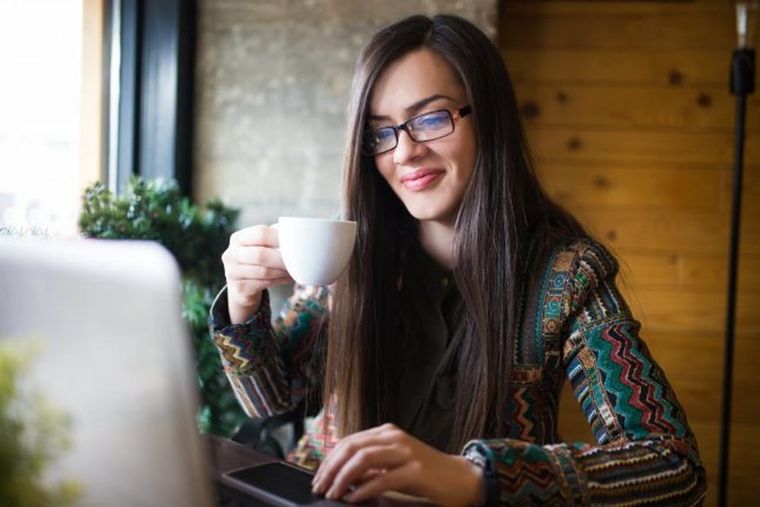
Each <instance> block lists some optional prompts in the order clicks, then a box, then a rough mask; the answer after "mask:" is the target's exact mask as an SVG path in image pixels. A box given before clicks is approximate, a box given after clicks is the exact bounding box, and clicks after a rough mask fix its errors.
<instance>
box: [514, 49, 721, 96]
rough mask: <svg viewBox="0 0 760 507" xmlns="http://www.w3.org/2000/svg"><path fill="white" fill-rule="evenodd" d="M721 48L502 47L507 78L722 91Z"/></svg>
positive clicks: (535, 81) (518, 80) (544, 82)
mask: <svg viewBox="0 0 760 507" xmlns="http://www.w3.org/2000/svg"><path fill="white" fill-rule="evenodd" d="M728 53H729V51H728V50H726V49H704V50H703V49H675V50H658V51H657V52H653V51H649V50H641V49H627V48H617V49H596V48H583V49H572V48H571V49H565V48H538V49H536V48H504V49H502V55H503V56H504V59H505V60H506V61H508V62H509V72H510V75H511V76H512V79H514V80H515V81H517V82H519V83H524V84H527V83H543V84H556V83H561V84H564V85H570V84H583V83H596V84H618V83H625V84H641V85H674V86H677V85H684V86H693V85H708V86H710V85H713V86H723V87H726V86H728V71H727V64H726V62H725V59H726V58H727V56H726V55H727V54H728Z"/></svg>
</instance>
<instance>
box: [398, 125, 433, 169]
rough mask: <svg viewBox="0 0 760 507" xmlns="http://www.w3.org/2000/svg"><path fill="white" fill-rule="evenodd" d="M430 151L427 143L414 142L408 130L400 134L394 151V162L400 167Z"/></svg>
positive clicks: (401, 131)
mask: <svg viewBox="0 0 760 507" xmlns="http://www.w3.org/2000/svg"><path fill="white" fill-rule="evenodd" d="M427 150H428V147H427V146H426V145H425V143H418V142H416V141H414V140H413V139H412V138H411V136H410V135H409V133H408V132H407V131H406V130H400V131H399V133H398V144H397V145H396V148H395V150H394V151H393V161H394V162H395V163H396V164H397V165H399V164H404V163H407V162H409V161H410V160H414V159H416V158H419V157H421V156H422V155H424V154H425V153H426V152H427Z"/></svg>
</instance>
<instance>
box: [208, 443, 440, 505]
mask: <svg viewBox="0 0 760 507" xmlns="http://www.w3.org/2000/svg"><path fill="white" fill-rule="evenodd" d="M204 438H205V439H206V442H207V443H208V446H209V453H210V456H211V466H212V472H211V473H212V477H213V479H214V483H215V484H216V485H217V489H218V491H219V495H218V504H219V505H220V507H221V506H223V507H260V506H264V505H268V504H267V503H265V502H263V501H261V500H257V499H255V498H251V497H249V496H247V495H245V494H243V493H241V492H240V491H239V490H238V489H237V488H236V487H235V486H234V483H233V482H232V481H230V480H229V479H227V478H226V477H224V475H223V474H225V473H227V472H231V471H233V470H237V469H240V468H245V467H249V466H253V465H263V464H264V463H272V462H274V461H277V459H276V458H273V457H272V456H269V455H266V454H263V453H261V452H258V451H256V450H254V449H252V448H250V447H245V446H243V445H240V444H238V443H236V442H233V441H232V440H227V439H224V438H220V437H217V436H214V435H206V436H205V437H204ZM311 505H314V506H319V507H337V506H346V505H351V504H346V503H341V502H333V501H330V500H327V499H323V500H320V501H318V502H315V503H313V504H311ZM362 505H373V506H378V507H401V506H403V507H411V506H414V505H420V506H422V505H424V506H425V507H430V506H431V505H432V504H430V503H429V502H427V501H425V500H423V499H416V498H412V497H406V496H404V495H400V494H395V493H390V494H388V495H387V496H382V497H380V498H378V499H376V500H373V501H371V502H366V503H364V504H362Z"/></svg>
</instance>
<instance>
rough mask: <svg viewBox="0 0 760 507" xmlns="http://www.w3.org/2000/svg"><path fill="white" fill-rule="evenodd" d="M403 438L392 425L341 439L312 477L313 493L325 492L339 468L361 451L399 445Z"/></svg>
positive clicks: (399, 431) (401, 433)
mask: <svg viewBox="0 0 760 507" xmlns="http://www.w3.org/2000/svg"><path fill="white" fill-rule="evenodd" d="M403 436H404V432H403V431H401V430H399V429H398V428H397V427H396V426H394V425H393V424H384V425H382V426H377V427H375V428H370V429H368V430H364V431H360V432H357V433H354V434H353V435H349V436H347V437H345V438H343V439H342V440H341V441H340V442H338V444H337V445H336V446H335V449H333V450H332V452H331V453H330V454H329V455H328V456H327V458H325V460H324V461H323V462H322V464H321V465H320V467H319V470H317V475H316V476H314V491H315V492H316V493H324V492H325V491H327V490H328V489H329V488H330V486H331V485H332V483H333V481H334V479H335V476H336V475H337V474H338V472H339V471H340V470H341V468H342V467H343V466H344V465H345V464H346V462H347V461H348V460H349V459H351V457H352V456H353V455H354V454H356V453H357V452H359V451H360V450H361V449H364V448H366V447H371V446H378V445H389V444H394V443H399V442H400V441H401V439H402V438H403Z"/></svg>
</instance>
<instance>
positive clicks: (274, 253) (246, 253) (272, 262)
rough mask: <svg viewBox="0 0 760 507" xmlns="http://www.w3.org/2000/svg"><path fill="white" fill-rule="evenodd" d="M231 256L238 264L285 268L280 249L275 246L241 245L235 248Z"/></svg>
mask: <svg viewBox="0 0 760 507" xmlns="http://www.w3.org/2000/svg"><path fill="white" fill-rule="evenodd" d="M231 257H232V260H233V262H235V263H237V264H246V265H252V266H266V267H269V268H278V269H283V270H284V269H285V264H284V263H283V262H282V255H281V254H280V251H279V250H276V249H274V248H269V247H257V246H239V247H237V248H235V249H234V250H233V252H232V255H231Z"/></svg>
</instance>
